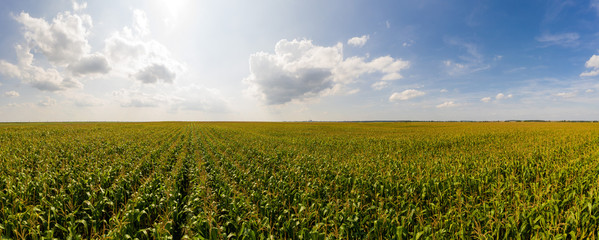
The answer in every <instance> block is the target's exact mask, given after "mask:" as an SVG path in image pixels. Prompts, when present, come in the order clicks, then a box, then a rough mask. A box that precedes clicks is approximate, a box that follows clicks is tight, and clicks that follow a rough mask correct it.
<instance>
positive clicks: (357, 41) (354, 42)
mask: <svg viewBox="0 0 599 240" xmlns="http://www.w3.org/2000/svg"><path fill="white" fill-rule="evenodd" d="M369 38H370V36H368V35H363V36H361V37H353V38H350V39H349V40H347V44H349V45H351V46H354V47H362V46H364V44H366V42H367V41H368V39H369Z"/></svg>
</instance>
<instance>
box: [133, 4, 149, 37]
mask: <svg viewBox="0 0 599 240" xmlns="http://www.w3.org/2000/svg"><path fill="white" fill-rule="evenodd" d="M133 29H134V30H135V31H136V32H137V33H138V34H139V35H141V36H144V35H148V34H149V33H150V27H149V24H148V16H146V12H144V11H142V10H139V9H135V10H133Z"/></svg>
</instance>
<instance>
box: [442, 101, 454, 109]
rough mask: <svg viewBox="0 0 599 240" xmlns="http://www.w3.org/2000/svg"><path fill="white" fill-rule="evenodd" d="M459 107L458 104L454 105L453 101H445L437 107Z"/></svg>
mask: <svg viewBox="0 0 599 240" xmlns="http://www.w3.org/2000/svg"><path fill="white" fill-rule="evenodd" d="M455 106H457V104H456V103H454V102H453V101H445V102H443V103H441V104H439V105H437V108H448V107H455Z"/></svg>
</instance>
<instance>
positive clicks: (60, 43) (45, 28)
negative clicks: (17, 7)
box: [15, 12, 92, 66]
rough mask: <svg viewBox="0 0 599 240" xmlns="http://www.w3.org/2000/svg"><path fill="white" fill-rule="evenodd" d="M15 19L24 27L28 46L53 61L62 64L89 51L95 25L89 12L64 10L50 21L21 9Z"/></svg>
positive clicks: (72, 60)
mask: <svg viewBox="0 0 599 240" xmlns="http://www.w3.org/2000/svg"><path fill="white" fill-rule="evenodd" d="M15 19H16V20H17V21H18V22H19V23H21V24H23V26H24V28H23V30H24V37H25V39H26V40H27V42H28V45H29V46H31V47H33V48H35V49H36V50H37V51H40V52H41V53H43V54H44V56H46V58H47V59H48V60H49V61H50V62H51V63H53V64H56V65H60V66H62V65H67V64H68V63H72V62H75V61H77V60H79V59H80V58H81V57H82V56H83V55H85V54H86V53H88V52H89V50H90V46H89V44H88V42H87V38H86V37H87V35H88V34H89V30H88V29H89V28H91V26H92V20H91V17H90V16H89V15H77V14H71V13H69V12H63V13H59V14H58V15H57V16H56V17H55V18H54V19H53V20H52V23H48V22H46V21H45V20H44V19H41V18H33V17H31V16H29V14H28V13H25V12H21V14H19V15H18V16H15Z"/></svg>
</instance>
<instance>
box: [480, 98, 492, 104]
mask: <svg viewBox="0 0 599 240" xmlns="http://www.w3.org/2000/svg"><path fill="white" fill-rule="evenodd" d="M480 101H481V102H484V103H488V102H490V101H491V98H490V97H484V98H481V99H480Z"/></svg>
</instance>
